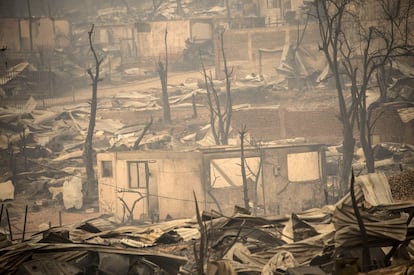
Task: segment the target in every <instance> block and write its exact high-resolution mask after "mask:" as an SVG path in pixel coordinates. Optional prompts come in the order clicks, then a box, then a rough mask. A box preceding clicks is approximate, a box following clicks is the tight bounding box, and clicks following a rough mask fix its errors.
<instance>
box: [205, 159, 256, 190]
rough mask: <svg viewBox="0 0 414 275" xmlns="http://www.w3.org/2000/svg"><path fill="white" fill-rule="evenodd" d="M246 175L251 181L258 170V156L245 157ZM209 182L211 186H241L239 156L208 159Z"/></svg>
mask: <svg viewBox="0 0 414 275" xmlns="http://www.w3.org/2000/svg"><path fill="white" fill-rule="evenodd" d="M245 161H246V176H247V179H248V180H249V179H250V180H252V181H253V182H254V181H255V179H256V174H257V171H258V170H259V163H260V158H259V157H252V158H246V159H245ZM210 183H211V187H213V188H221V187H231V186H242V185H243V178H242V176H241V166H240V158H226V159H212V160H210Z"/></svg>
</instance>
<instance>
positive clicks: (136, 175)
mask: <svg viewBox="0 0 414 275" xmlns="http://www.w3.org/2000/svg"><path fill="white" fill-rule="evenodd" d="M128 178H129V188H147V183H148V162H147V161H130V162H128Z"/></svg>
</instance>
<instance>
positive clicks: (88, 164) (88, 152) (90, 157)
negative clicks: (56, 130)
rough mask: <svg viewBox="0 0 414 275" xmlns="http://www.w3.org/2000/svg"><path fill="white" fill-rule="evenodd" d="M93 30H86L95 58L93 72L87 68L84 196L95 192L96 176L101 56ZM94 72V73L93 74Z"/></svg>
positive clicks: (92, 28)
mask: <svg viewBox="0 0 414 275" xmlns="http://www.w3.org/2000/svg"><path fill="white" fill-rule="evenodd" d="M93 30H94V25H92V27H91V30H90V31H89V32H88V35H89V46H90V49H91V51H92V53H93V57H94V60H95V72H92V69H91V68H89V69H88V74H89V76H90V78H91V80H92V99H91V101H90V104H91V111H90V117H89V126H88V133H87V135H86V140H85V143H84V147H83V148H84V151H83V157H84V163H85V168H86V178H87V182H86V188H85V195H86V197H90V196H91V195H92V194H94V193H96V191H97V189H96V188H97V186H96V178H95V171H94V168H93V167H94V163H95V155H94V150H93V144H92V142H93V133H94V130H95V123H96V109H97V105H98V82H99V81H101V79H100V78H99V67H100V65H101V63H102V61H103V58H101V59H98V56H97V54H96V51H95V49H94V47H93V44H92V34H93ZM94 73H95V74H94Z"/></svg>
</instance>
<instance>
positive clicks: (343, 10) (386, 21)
mask: <svg viewBox="0 0 414 275" xmlns="http://www.w3.org/2000/svg"><path fill="white" fill-rule="evenodd" d="M315 2H316V5H317V9H316V10H317V17H318V20H319V29H320V34H321V38H322V45H321V46H320V49H321V50H322V51H323V52H324V53H325V56H326V58H327V60H328V63H329V66H330V68H331V71H332V73H333V75H334V77H335V80H336V88H337V93H338V98H339V107H340V120H341V122H342V125H343V135H344V163H346V167H344V173H346V175H347V177H348V175H349V168H350V163H349V162H350V160H351V156H352V155H353V152H352V154H351V152H350V151H349V152H348V150H351V145H352V149H353V144H354V143H355V142H354V141H352V140H353V137H352V129H353V125H354V123H356V125H357V126H358V129H359V141H360V143H361V146H362V149H363V151H364V155H365V159H366V167H367V171H368V173H372V172H374V171H375V167H374V154H373V148H372V140H371V139H372V130H373V123H372V121H371V114H370V112H369V108H370V106H369V103H368V102H367V97H368V95H367V91H368V90H369V88H370V85H371V82H372V76H374V75H375V73H377V75H378V76H380V78H381V77H385V76H383V75H382V74H385V70H384V66H386V65H388V64H391V63H390V62H392V60H394V59H395V58H398V57H403V56H408V55H412V54H413V49H414V47H413V44H412V43H410V39H409V35H408V34H409V28H408V26H409V25H410V23H411V18H412V15H413V6H414V1H413V0H409V1H403V0H396V1H392V0H380V1H368V2H367V1H363V0H349V1H340V0H328V1H321V0H316V1H315ZM368 5H370V6H368ZM369 9H374V10H378V12H377V13H376V14H375V16H376V17H375V18H365V17H364V16H363V15H361V11H366V10H369ZM341 74H344V75H345V76H346V77H347V78H348V79H349V80H350V82H351V87H350V96H351V99H352V104H351V105H348V106H347V104H345V92H346V91H345V90H346V89H345V88H344V83H343V82H341V77H340V75H341ZM384 88H385V87H384V85H382V87H381V86H380V91H381V96H380V100H381V99H384V97H385V96H386V95H385V94H384V93H385V92H386V90H385V89H384ZM345 154H346V155H345ZM343 181H344V182H347V181H346V180H345V178H343Z"/></svg>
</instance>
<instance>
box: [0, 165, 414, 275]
mask: <svg viewBox="0 0 414 275" xmlns="http://www.w3.org/2000/svg"><path fill="white" fill-rule="evenodd" d="M354 193H355V202H356V205H357V208H358V209H359V212H360V214H361V217H362V223H363V226H364V228H365V229H364V230H365V233H366V236H367V239H366V240H365V239H364V238H363V237H362V235H361V228H362V227H361V226H360V225H359V223H358V220H357V218H356V216H355V213H354V206H353V203H352V200H353V198H352V196H351V195H350V194H347V195H346V196H345V197H344V198H343V199H342V200H341V201H340V202H338V203H337V204H336V205H326V206H324V207H322V208H315V209H310V210H307V211H303V212H300V213H293V214H292V215H281V216H267V217H257V216H252V215H250V214H249V211H248V210H247V209H243V208H241V207H238V206H236V207H235V213H234V215H232V216H223V215H221V214H220V213H218V212H215V211H212V212H206V211H204V212H202V213H199V214H198V215H196V216H197V218H194V219H181V220H171V221H164V222H161V223H156V224H141V225H135V224H131V225H121V224H119V223H117V222H116V221H115V219H114V218H112V217H111V216H101V217H98V218H93V219H89V220H85V221H83V222H81V223H77V224H71V225H65V226H60V227H52V228H50V229H48V230H45V231H42V232H39V233H37V234H34V235H32V236H31V238H29V239H27V240H25V241H24V242H20V241H19V240H14V241H13V242H7V243H4V242H2V244H3V248H1V249H0V272H2V273H3V272H8V273H14V272H17V273H18V274H23V273H24V272H29V271H30V270H34V269H33V268H36V269H37V270H42V271H43V273H42V274H56V273H54V272H57V271H59V272H60V273H62V274H68V272H69V271H76V272H75V273H78V274H88V273H89V272H95V273H96V272H104V273H105V274H107V273H110V274H155V273H156V274H196V273H197V272H198V273H199V272H200V268H201V269H203V272H204V273H205V274H332V273H335V274H358V271H363V272H366V273H365V274H411V273H412V272H414V261H413V260H412V259H413V256H414V255H410V253H411V252H410V251H412V244H411V243H410V241H411V240H412V239H414V227H413V225H412V222H411V221H412V218H413V216H414V201H400V202H395V201H394V200H393V198H392V196H391V191H390V187H389V185H388V182H387V180H386V177H385V175H384V174H383V173H378V174H372V175H365V176H359V177H357V178H356V186H355V192H354ZM195 209H198V206H197V204H195ZM2 236H3V237H7V236H6V234H2ZM366 249H367V250H366ZM364 251H365V252H364ZM366 251H369V252H368V255H370V256H369V257H368V259H367V258H366V257H363V255H364V253H366ZM402 251H405V253H402ZM366 261H367V262H366ZM223 270H226V271H223Z"/></svg>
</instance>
